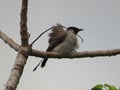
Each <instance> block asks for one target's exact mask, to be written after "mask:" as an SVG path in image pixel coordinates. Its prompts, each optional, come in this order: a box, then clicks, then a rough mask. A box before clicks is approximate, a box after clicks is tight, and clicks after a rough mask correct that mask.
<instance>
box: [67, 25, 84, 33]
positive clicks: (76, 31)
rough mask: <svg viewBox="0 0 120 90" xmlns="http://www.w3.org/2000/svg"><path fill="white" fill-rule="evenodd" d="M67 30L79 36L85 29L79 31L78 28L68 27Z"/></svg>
mask: <svg viewBox="0 0 120 90" xmlns="http://www.w3.org/2000/svg"><path fill="white" fill-rule="evenodd" d="M67 30H73V31H74V32H75V34H77V33H78V32H79V31H83V29H79V28H77V27H72V26H71V27H68V28H67Z"/></svg>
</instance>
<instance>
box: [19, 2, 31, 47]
mask: <svg viewBox="0 0 120 90" xmlns="http://www.w3.org/2000/svg"><path fill="white" fill-rule="evenodd" d="M27 9H28V0H22V8H21V21H20V34H21V45H22V46H27V45H28V39H29V36H30V35H29V34H28V32H27Z"/></svg>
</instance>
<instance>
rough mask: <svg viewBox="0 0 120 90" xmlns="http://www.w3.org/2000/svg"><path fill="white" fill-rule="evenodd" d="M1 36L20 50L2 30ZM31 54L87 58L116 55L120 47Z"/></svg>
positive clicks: (33, 54) (31, 52)
mask: <svg viewBox="0 0 120 90" xmlns="http://www.w3.org/2000/svg"><path fill="white" fill-rule="evenodd" d="M0 38H1V39H3V40H4V42H5V43H7V44H8V45H9V46H10V47H12V48H13V49H15V50H16V51H19V45H18V44H17V43H15V42H14V41H13V40H12V39H10V38H9V37H8V36H7V35H6V34H4V33H3V32H1V31H0ZM29 54H30V56H36V57H45V58H46V57H49V58H85V57H100V56H115V55H119V54H120V49H119V48H117V49H110V50H96V51H81V52H76V53H71V54H67V55H60V54H59V53H56V52H43V51H39V50H35V49H31V51H30V53H29Z"/></svg>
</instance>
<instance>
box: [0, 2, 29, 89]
mask: <svg viewBox="0 0 120 90" xmlns="http://www.w3.org/2000/svg"><path fill="white" fill-rule="evenodd" d="M27 7H28V0H22V8H21V21H20V35H21V46H20V47H19V52H18V55H17V57H16V60H15V63H14V66H13V68H12V70H11V74H10V76H9V79H8V81H7V83H6V86H5V90H16V88H17V85H18V83H19V80H20V77H21V75H22V73H23V69H24V66H25V64H26V61H27V58H28V55H29V54H28V53H29V50H30V49H29V44H28V39H29V35H28V32H27ZM2 35H3V34H2ZM6 38H7V37H6ZM4 41H5V40H4ZM9 43H11V42H9ZM11 46H12V47H13V48H14V49H15V50H16V49H18V48H15V46H16V44H15V43H14V42H12V43H11Z"/></svg>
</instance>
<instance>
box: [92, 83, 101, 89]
mask: <svg viewBox="0 0 120 90" xmlns="http://www.w3.org/2000/svg"><path fill="white" fill-rule="evenodd" d="M102 88H103V85H102V84H98V85H96V86H95V87H93V88H92V89H91V90H102Z"/></svg>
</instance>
